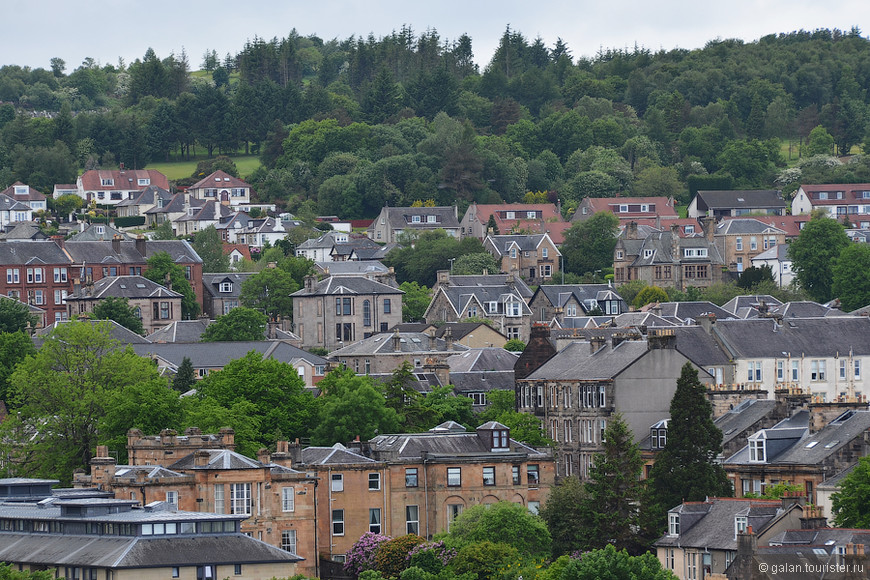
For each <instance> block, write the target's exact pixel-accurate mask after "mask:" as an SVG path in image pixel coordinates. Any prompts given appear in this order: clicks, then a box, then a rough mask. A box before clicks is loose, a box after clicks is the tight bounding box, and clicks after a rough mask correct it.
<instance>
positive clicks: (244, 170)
mask: <svg viewBox="0 0 870 580" xmlns="http://www.w3.org/2000/svg"><path fill="white" fill-rule="evenodd" d="M228 157H229V158H230V159H232V160H233V162H234V163H235V164H236V167H238V168H239V177H241V178H242V179H244V178H245V177H247V176H249V175H250V174H252V173H253V172H254V171H256V169H257V168H258V167H260V158H259V157H257V156H256V155H229V156H228ZM205 159H207V157H206V156H205V155H200V156H197V157H196V158H195V159H192V160H190V161H170V162H168V163H149V164H148V167H146V169H156V170H157V171H159V172H160V173H162V174H163V175H165V176H166V177H168V178H169V179H170V180H176V179H181V178H182V177H190V176H191V175H192V174H193V172H194V170H195V169H196V164H197V163H199V162H200V161H203V160H205Z"/></svg>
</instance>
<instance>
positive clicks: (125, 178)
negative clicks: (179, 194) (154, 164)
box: [79, 169, 169, 191]
mask: <svg viewBox="0 0 870 580" xmlns="http://www.w3.org/2000/svg"><path fill="white" fill-rule="evenodd" d="M79 179H81V182H82V188H83V189H84V190H85V191H110V190H115V191H117V190H123V191H140V190H143V189H145V188H146V187H148V185H156V186H157V187H160V188H162V189H165V190H167V191H168V190H169V179H167V177H166V176H165V175H163V174H162V173H160V172H159V171H157V170H156V169H115V170H107V169H91V170H90V171H85V172H84V173H83V174H82V176H81V177H80V178H79ZM103 179H111V180H113V182H114V183H113V184H112V185H103V184H102V180H103ZM140 179H148V180H149V181H150V183H149V184H148V185H138V183H139V180H140Z"/></svg>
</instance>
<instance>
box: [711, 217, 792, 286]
mask: <svg viewBox="0 0 870 580" xmlns="http://www.w3.org/2000/svg"><path fill="white" fill-rule="evenodd" d="M714 238H715V240H716V245H717V246H718V248H719V254H720V255H721V256H722V259H723V260H724V261H725V264H726V265H727V266H728V270H729V271H731V272H737V273H740V272H743V270H745V269H746V268H750V267H751V266H752V265H753V264H752V259H753V258H755V257H756V256H758V255H760V254H762V253H763V252H765V251H767V250H770V249H772V248H775V247H777V246H784V245H785V232H784V231H783V230H781V229H779V228H775V227H773V226H771V225H768V224H766V223H764V222H762V221H760V220H756V219H752V218H745V219H741V218H736V219H731V220H723V221H722V222H721V223H720V224H719V225H718V226H717V227H716V233H715V234H714Z"/></svg>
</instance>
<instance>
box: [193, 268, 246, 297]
mask: <svg viewBox="0 0 870 580" xmlns="http://www.w3.org/2000/svg"><path fill="white" fill-rule="evenodd" d="M254 274H255V272H217V273H208V274H206V273H203V275H202V288H203V290H204V291H205V293H206V294H208V295H209V296H211V297H213V298H232V297H236V296H238V295H239V294H240V293H241V291H242V283H243V282H244V281H245V280H247V279H248V278H250V277H251V276H253V275H254ZM222 282H229V283H230V284H232V286H231V288H232V291H231V292H221V291H220V285H221V283H222Z"/></svg>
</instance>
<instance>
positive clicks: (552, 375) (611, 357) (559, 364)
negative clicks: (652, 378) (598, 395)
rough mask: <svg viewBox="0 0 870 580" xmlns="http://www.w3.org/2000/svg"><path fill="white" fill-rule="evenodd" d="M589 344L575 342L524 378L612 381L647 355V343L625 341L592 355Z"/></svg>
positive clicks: (605, 346)
mask: <svg viewBox="0 0 870 580" xmlns="http://www.w3.org/2000/svg"><path fill="white" fill-rule="evenodd" d="M591 350H592V349H591V345H590V343H588V342H574V343H571V344H569V345H568V346H566V347H565V348H563V349H562V350H561V351H559V352H558V353H556V355H555V356H553V357H552V358H551V359H550V360H548V361H547V362H545V363H544V364H543V365H541V366H540V367H539V368H538V369H537V370H535V372H533V373H532V374H531V375H529V376H528V377H527V379H528V380H553V381H559V380H568V381H570V380H579V379H582V380H596V379H604V380H607V379H611V378H613V377H615V376H616V375H618V374H619V373H620V372H622V371H623V370H624V369H625V368H626V367H628V366H629V365H630V364H632V363H633V362H634V361H635V360H637V359H638V358H640V357H641V356H642V355H644V354H646V353H647V350H648V349H647V343H646V341H640V340H626V341H623V342H621V343H619V344H618V345H617V346H616V347H615V348H611V347H610V346H609V343H607V344H605V345H604V346H603V347H601V348H599V349H598V350H597V351H595V352H594V353H592V352H591Z"/></svg>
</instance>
